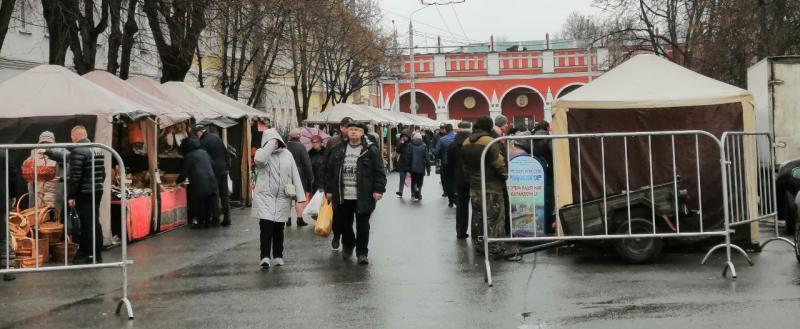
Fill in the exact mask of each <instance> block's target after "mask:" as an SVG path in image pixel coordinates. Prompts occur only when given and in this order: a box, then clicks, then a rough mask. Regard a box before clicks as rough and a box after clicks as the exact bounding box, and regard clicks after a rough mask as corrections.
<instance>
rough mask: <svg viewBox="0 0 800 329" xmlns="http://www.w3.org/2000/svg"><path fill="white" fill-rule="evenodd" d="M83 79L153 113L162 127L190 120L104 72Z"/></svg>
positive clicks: (152, 97) (167, 104)
mask: <svg viewBox="0 0 800 329" xmlns="http://www.w3.org/2000/svg"><path fill="white" fill-rule="evenodd" d="M83 77H84V78H86V79H88V80H89V81H92V82H94V83H96V84H97V85H98V86H100V87H103V88H105V89H106V90H108V91H110V92H112V93H114V94H115V95H117V96H120V97H122V98H125V99H127V100H129V101H131V102H133V103H136V104H139V105H141V106H142V107H143V108H144V109H146V110H148V111H149V112H150V113H153V114H154V115H155V116H156V117H157V118H158V121H159V124H161V125H162V126H171V125H173V124H176V123H178V122H181V121H186V120H189V118H191V116H190V115H189V113H188V112H183V111H180V109H179V108H176V107H174V105H171V104H169V103H167V102H166V101H163V100H161V99H158V98H157V97H155V96H153V95H150V94H148V93H147V92H145V91H143V90H141V89H139V88H137V87H135V86H133V85H131V84H129V83H127V82H125V81H124V80H122V79H120V78H119V77H117V76H115V75H113V74H111V73H108V72H106V71H92V72H89V73H86V74H84V75H83Z"/></svg>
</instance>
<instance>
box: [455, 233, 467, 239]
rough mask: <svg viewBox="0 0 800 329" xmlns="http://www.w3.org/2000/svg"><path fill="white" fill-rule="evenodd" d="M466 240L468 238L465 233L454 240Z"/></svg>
mask: <svg viewBox="0 0 800 329" xmlns="http://www.w3.org/2000/svg"><path fill="white" fill-rule="evenodd" d="M466 238H469V234H466V233H465V234H459V235H456V239H459V240H465V239H466Z"/></svg>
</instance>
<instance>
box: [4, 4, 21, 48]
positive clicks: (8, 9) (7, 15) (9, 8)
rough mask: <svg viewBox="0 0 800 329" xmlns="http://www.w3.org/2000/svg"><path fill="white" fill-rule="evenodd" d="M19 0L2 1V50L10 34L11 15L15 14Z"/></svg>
mask: <svg viewBox="0 0 800 329" xmlns="http://www.w3.org/2000/svg"><path fill="white" fill-rule="evenodd" d="M16 2H17V0H2V3H0V50H3V42H4V41H5V39H6V33H7V32H8V24H9V23H10V22H11V15H12V14H13V13H14V5H16Z"/></svg>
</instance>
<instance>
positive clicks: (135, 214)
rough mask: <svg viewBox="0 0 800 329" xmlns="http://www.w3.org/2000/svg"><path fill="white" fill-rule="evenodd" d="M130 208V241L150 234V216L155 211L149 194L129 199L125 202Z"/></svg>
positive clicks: (126, 206) (128, 223) (127, 220)
mask: <svg viewBox="0 0 800 329" xmlns="http://www.w3.org/2000/svg"><path fill="white" fill-rule="evenodd" d="M125 208H128V211H127V213H128V218H127V219H126V223H127V225H128V241H133V240H138V239H141V238H144V237H146V236H148V235H150V223H151V221H150V217H151V214H152V213H153V202H152V201H151V198H150V197H149V196H146V197H141V198H133V199H128V200H127V201H126V202H125Z"/></svg>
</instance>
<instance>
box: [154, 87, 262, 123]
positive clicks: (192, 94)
mask: <svg viewBox="0 0 800 329" xmlns="http://www.w3.org/2000/svg"><path fill="white" fill-rule="evenodd" d="M163 85H164V87H165V88H166V89H167V92H169V93H171V94H172V95H176V97H184V98H185V99H187V100H188V99H193V100H194V101H195V102H197V103H202V104H204V105H205V106H206V108H208V109H210V110H213V111H215V112H216V113H218V114H220V115H222V116H224V117H226V118H230V119H235V120H238V119H241V118H246V117H248V112H246V111H244V110H242V109H239V108H237V107H234V106H230V105H228V104H225V103H224V102H222V101H220V100H217V99H215V98H214V97H212V96H209V95H207V94H205V93H202V92H200V91H199V90H197V88H195V87H192V86H190V85H188V84H186V83H185V82H179V81H170V82H165V83H164V84H163Z"/></svg>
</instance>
